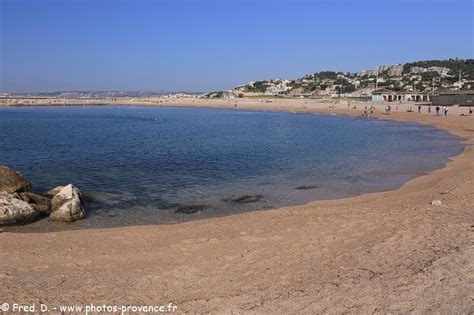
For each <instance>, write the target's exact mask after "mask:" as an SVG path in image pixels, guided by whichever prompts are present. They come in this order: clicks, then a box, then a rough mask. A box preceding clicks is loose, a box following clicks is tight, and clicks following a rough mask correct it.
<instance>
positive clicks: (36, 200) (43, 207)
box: [19, 191, 51, 214]
mask: <svg viewBox="0 0 474 315" xmlns="http://www.w3.org/2000/svg"><path fill="white" fill-rule="evenodd" d="M19 195H20V198H21V199H22V200H23V201H26V202H28V203H29V204H30V205H31V206H32V207H33V208H35V209H36V210H38V211H39V212H41V213H44V214H49V213H51V200H50V199H49V198H48V197H45V196H41V195H38V194H35V193H32V192H29V191H28V192H23V193H20V194H19Z"/></svg>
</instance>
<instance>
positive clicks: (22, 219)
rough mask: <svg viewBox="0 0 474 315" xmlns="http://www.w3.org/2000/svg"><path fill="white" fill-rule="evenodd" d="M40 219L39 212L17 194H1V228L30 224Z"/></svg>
mask: <svg viewBox="0 0 474 315" xmlns="http://www.w3.org/2000/svg"><path fill="white" fill-rule="evenodd" d="M38 217H39V211H37V210H36V209H34V208H33V207H32V206H31V205H30V204H28V203H27V202H26V201H23V200H21V199H19V196H18V195H17V194H9V193H7V192H0V226H1V225H13V224H25V223H30V222H33V221H35V220H36V219H37V218H38Z"/></svg>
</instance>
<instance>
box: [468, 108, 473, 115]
mask: <svg viewBox="0 0 474 315" xmlns="http://www.w3.org/2000/svg"><path fill="white" fill-rule="evenodd" d="M469 116H472V108H470V107H469Z"/></svg>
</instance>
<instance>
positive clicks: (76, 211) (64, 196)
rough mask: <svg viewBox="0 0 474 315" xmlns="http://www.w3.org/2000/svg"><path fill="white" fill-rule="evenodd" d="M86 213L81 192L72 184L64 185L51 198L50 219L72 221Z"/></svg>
mask: <svg viewBox="0 0 474 315" xmlns="http://www.w3.org/2000/svg"><path fill="white" fill-rule="evenodd" d="M85 215H86V213H85V211H84V207H83V202H82V197H81V193H80V192H79V189H77V188H76V187H75V186H74V185H72V184H69V185H67V186H65V187H63V189H61V190H60V191H59V192H58V193H57V194H56V195H55V196H54V197H53V199H52V200H51V214H50V215H49V219H50V220H53V221H64V222H72V221H76V220H80V219H82V218H84V217H85Z"/></svg>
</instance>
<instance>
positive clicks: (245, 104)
mask: <svg viewBox="0 0 474 315" xmlns="http://www.w3.org/2000/svg"><path fill="white" fill-rule="evenodd" d="M182 102H184V103H186V105H187V106H190V105H191V106H207V107H222V108H232V107H233V108H235V103H236V102H237V109H270V110H289V111H305V112H322V113H327V114H332V113H335V114H349V115H360V114H361V113H362V111H361V109H362V108H363V106H365V105H364V104H357V107H358V109H348V108H347V105H346V103H338V104H335V105H336V108H335V109H334V108H328V107H329V106H330V105H334V104H333V103H321V102H316V101H311V102H310V101H305V100H294V101H286V100H272V102H271V103H266V100H263V101H262V100H245V99H244V100H238V101H234V100H228V101H207V102H204V101H201V100H199V101H196V102H187V101H185V100H182ZM305 102H306V103H305ZM170 105H177V104H176V103H171V104H170ZM368 105H369V106H370V103H369V104H368ZM407 106H412V107H413V109H415V110H416V108H415V105H403V106H402V107H400V108H399V109H398V111H396V108H395V105H394V104H392V109H393V111H394V112H393V113H392V114H391V115H384V114H383V113H382V111H383V107H384V105H378V106H377V111H376V114H375V115H374V116H375V117H377V118H384V119H395V120H404V121H416V122H421V123H426V124H432V125H434V126H435V127H438V128H441V129H444V130H447V131H449V132H451V133H452V134H455V135H458V136H461V137H463V138H464V139H466V140H465V141H466V144H467V145H468V146H467V147H466V149H465V150H464V151H463V153H462V154H460V155H459V156H457V157H455V158H453V160H452V161H451V162H450V163H448V165H447V166H446V167H445V168H443V169H440V170H436V171H433V172H431V173H430V174H427V175H424V176H421V177H418V178H416V179H413V180H411V181H409V182H407V183H405V184H404V185H403V186H402V187H401V188H400V189H398V190H395V191H390V192H382V193H373V194H366V195H362V196H359V197H355V198H350V199H341V200H331V201H318V202H313V203H310V204H307V205H303V206H297V207H289V208H281V209H277V210H265V211H256V212H251V213H244V214H238V215H232V216H227V217H220V218H212V219H206V220H201V221H193V222H188V223H182V224H178V225H158V226H139V227H125V228H113V229H97V230H79V231H64V232H53V233H43V234H29V233H10V232H3V233H0V253H1V265H0V279H1V283H2V286H1V287H0V300H1V301H2V302H3V301H5V302H8V303H14V302H15V303H25V304H31V303H33V302H35V303H40V302H41V303H45V304H47V305H48V306H50V307H53V306H59V305H85V304H90V303H94V304H96V305H99V304H100V305H102V304H104V303H105V304H106V305H123V304H131V305H160V304H166V303H169V302H173V303H175V304H176V305H177V306H178V312H191V313H196V312H197V313H202V312H212V313H307V314H314V313H343V312H349V313H369V312H370V313H372V312H375V313H387V312H392V313H408V312H415V313H472V312H474V293H473V292H474V263H473V262H474V147H473V146H472V145H473V144H474V117H460V116H459V114H460V113H461V112H462V113H464V112H467V109H466V108H450V112H449V115H448V117H436V116H434V115H427V114H426V108H427V107H424V108H423V112H424V114H422V115H418V114H415V113H407V112H406V111H405V110H406V107H407ZM304 107H306V108H304ZM351 107H352V105H351ZM433 109H434V108H433ZM432 200H440V201H441V202H442V204H441V206H433V205H431V204H430V203H431V201H432Z"/></svg>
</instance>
